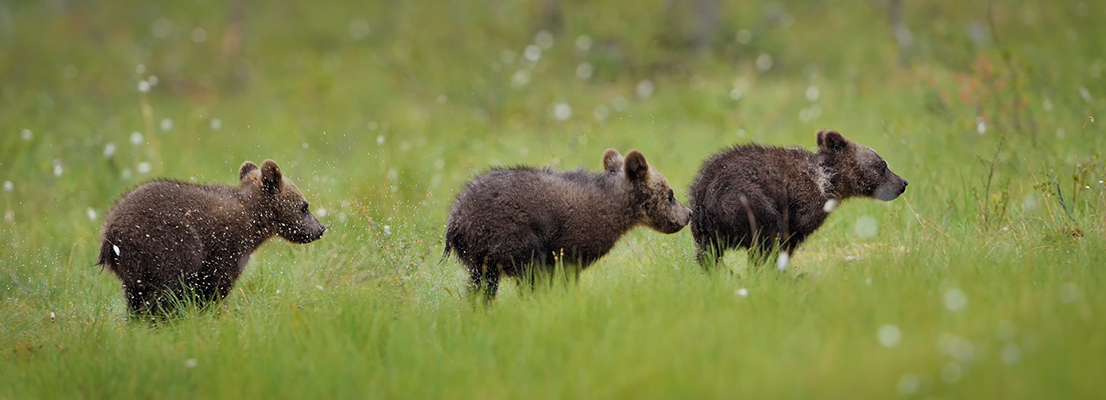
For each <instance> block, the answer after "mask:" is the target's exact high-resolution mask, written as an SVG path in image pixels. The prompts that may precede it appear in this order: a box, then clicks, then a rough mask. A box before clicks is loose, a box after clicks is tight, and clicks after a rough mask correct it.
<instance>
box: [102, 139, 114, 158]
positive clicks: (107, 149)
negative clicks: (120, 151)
mask: <svg viewBox="0 0 1106 400" xmlns="http://www.w3.org/2000/svg"><path fill="white" fill-rule="evenodd" d="M112 157H115V142H108V144H106V145H104V158H112Z"/></svg>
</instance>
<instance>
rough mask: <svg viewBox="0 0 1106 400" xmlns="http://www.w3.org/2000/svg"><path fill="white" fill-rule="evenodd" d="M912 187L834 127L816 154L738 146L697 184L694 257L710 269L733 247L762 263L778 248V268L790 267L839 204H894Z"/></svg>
mask: <svg viewBox="0 0 1106 400" xmlns="http://www.w3.org/2000/svg"><path fill="white" fill-rule="evenodd" d="M906 185H907V181H906V179H903V178H901V177H899V176H898V175H895V173H894V172H891V170H889V169H887V162H886V161H884V160H883V158H882V157H880V156H879V154H876V152H875V151H873V150H872V149H870V148H868V147H865V146H862V145H859V144H856V143H854V142H852V141H850V140H848V139H845V137H844V136H841V134H840V133H838V132H837V131H834V130H823V131H819V132H818V152H817V153H811V152H809V151H806V150H803V149H801V148H780V147H766V146H760V145H756V144H748V145H740V146H735V147H733V148H730V149H727V150H725V151H722V152H721V153H718V154H715V155H713V156H711V157H710V158H709V159H707V160H706V161H705V162H703V167H702V169H700V171H699V176H697V177H696V178H695V180H694V181H693V182H692V184H691V189H690V193H689V194H688V203H689V205H690V206H691V209H692V211H694V212H695V214H694V216H693V217H692V219H691V235H692V237H694V238H695V245H696V252H695V257H696V259H697V260H699V262H700V263H701V264H703V265H704V266H707V267H709V266H713V265H715V264H716V263H717V262H718V260H719V259H721V258H722V255H723V253H724V252H725V251H726V250H727V249H731V248H745V249H749V257H750V260H751V261H752V262H753V263H754V264H762V263H763V262H765V261H767V258H768V257H769V256H770V255H771V254H772V253H774V252H775V251H777V250H779V251H780V254H779V262H778V264H777V266H778V267H779V268H780V269H784V268H786V267H787V263H788V257H789V255H790V254H793V252H794V251H795V248H796V247H798V246H799V244H800V243H802V242H803V240H805V239H806V238H807V236H810V234H811V233H813V232H814V231H815V230H817V229H818V227H820V226H822V223H823V222H824V221H825V220H826V217H827V216H828V215H829V213H830V211H832V210H833V208H834V207H836V206H837V204H838V203H839V202H841V201H843V200H845V199H848V198H851V197H871V198H875V199H879V200H883V201H890V200H894V199H895V198H896V197H899V195H900V194H902V193H903V191H905V190H906Z"/></svg>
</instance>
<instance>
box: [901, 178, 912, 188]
mask: <svg viewBox="0 0 1106 400" xmlns="http://www.w3.org/2000/svg"><path fill="white" fill-rule="evenodd" d="M907 186H910V181H908V180H906V179H903V180H902V187H907Z"/></svg>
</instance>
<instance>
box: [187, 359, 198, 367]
mask: <svg viewBox="0 0 1106 400" xmlns="http://www.w3.org/2000/svg"><path fill="white" fill-rule="evenodd" d="M199 364H200V363H199V361H196V359H195V358H189V359H187V360H184V367H185V368H196V366H197V365H199Z"/></svg>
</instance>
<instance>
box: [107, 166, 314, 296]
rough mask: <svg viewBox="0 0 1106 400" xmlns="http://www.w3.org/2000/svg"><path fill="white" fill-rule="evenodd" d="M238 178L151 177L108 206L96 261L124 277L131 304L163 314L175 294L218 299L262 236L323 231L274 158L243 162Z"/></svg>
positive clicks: (296, 237)
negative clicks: (232, 181) (204, 181)
mask: <svg viewBox="0 0 1106 400" xmlns="http://www.w3.org/2000/svg"><path fill="white" fill-rule="evenodd" d="M238 179H239V184H238V187H229V186H224V185H197V184H193V183H187V182H178V181H171V180H163V181H154V182H149V183H146V184H143V185H141V186H139V187H137V188H135V189H134V190H132V191H131V192H129V193H127V194H125V195H123V197H122V198H121V199H119V201H118V202H117V203H116V204H115V206H114V207H112V210H111V212H110V213H109V214H108V216H107V218H106V219H105V221H104V228H103V233H102V235H101V238H102V241H101V243H100V259H99V262H97V264H96V265H102V266H105V267H107V268H110V269H111V271H112V272H114V273H115V275H116V276H117V277H118V278H119V280H120V281H122V282H123V292H124V294H125V295H126V297H127V302H128V304H129V306H130V309H131V311H133V312H135V313H137V314H146V313H156V314H163V313H167V312H170V311H172V310H173V304H174V303H173V302H174V301H175V300H180V299H186V298H194V299H196V300H197V301H199V302H200V304H205V303H207V302H210V301H218V300H221V299H222V298H224V297H226V296H227V294H229V293H230V290H231V288H232V287H233V286H234V281H235V280H236V279H238V276H239V275H240V274H242V270H243V269H244V268H245V267H246V263H247V262H249V259H250V254H251V253H253V251H254V250H256V249H257V248H258V247H259V246H261V244H262V243H264V242H265V240H266V239H269V238H270V237H272V236H273V235H280V237H283V238H285V239H287V240H288V241H291V242H294V243H309V242H312V241H314V240H316V239H318V238H319V237H321V236H322V235H323V232H324V231H326V227H325V226H323V224H321V223H319V221H318V220H316V219H315V216H313V215H311V211H310V210H309V209H308V205H307V201H306V200H304V198H303V194H301V193H300V190H299V189H298V188H296V185H295V184H293V183H292V181H290V180H288V179H287V178H284V177H283V175H282V174H281V172H280V167H279V166H277V164H276V163H275V162H273V160H266V161H265V162H264V163H262V164H261V168H258V167H257V164H254V163H252V162H249V161H247V162H246V163H245V164H242V168H241V169H240V170H239V172H238Z"/></svg>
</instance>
